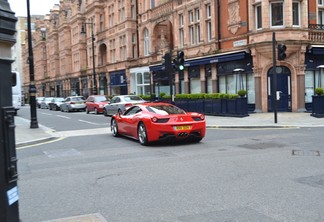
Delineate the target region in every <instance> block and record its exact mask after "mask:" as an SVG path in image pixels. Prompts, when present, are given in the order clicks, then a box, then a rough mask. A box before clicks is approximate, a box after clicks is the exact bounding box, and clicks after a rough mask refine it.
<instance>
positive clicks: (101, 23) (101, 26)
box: [100, 15, 104, 32]
mask: <svg viewBox="0 0 324 222" xmlns="http://www.w3.org/2000/svg"><path fill="white" fill-rule="evenodd" d="M103 30H104V16H103V15H100V32H102V31H103Z"/></svg>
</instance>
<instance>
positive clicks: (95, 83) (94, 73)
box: [81, 22, 97, 95]
mask: <svg viewBox="0 0 324 222" xmlns="http://www.w3.org/2000/svg"><path fill="white" fill-rule="evenodd" d="M86 25H90V29H91V41H92V72H93V94H94V95H97V80H96V68H95V54H94V41H95V37H94V34H93V26H94V23H93V22H82V29H81V34H86V29H85V27H86Z"/></svg>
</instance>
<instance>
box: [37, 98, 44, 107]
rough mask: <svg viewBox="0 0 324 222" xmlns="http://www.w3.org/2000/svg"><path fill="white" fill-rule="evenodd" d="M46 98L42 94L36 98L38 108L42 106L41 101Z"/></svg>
mask: <svg viewBox="0 0 324 222" xmlns="http://www.w3.org/2000/svg"><path fill="white" fill-rule="evenodd" d="M44 98H45V97H43V96H40V97H37V98H36V103H37V108H40V107H41V103H42V101H43V100H44Z"/></svg>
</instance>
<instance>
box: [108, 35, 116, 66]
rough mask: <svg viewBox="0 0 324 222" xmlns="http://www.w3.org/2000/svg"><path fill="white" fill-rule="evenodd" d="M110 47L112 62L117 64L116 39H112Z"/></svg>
mask: <svg viewBox="0 0 324 222" xmlns="http://www.w3.org/2000/svg"><path fill="white" fill-rule="evenodd" d="M109 47H110V62H111V63H114V62H116V45H115V39H112V40H110V41H109Z"/></svg>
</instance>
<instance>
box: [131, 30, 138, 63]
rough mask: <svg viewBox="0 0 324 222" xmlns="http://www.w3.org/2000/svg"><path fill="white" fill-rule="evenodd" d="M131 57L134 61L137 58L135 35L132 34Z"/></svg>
mask: <svg viewBox="0 0 324 222" xmlns="http://www.w3.org/2000/svg"><path fill="white" fill-rule="evenodd" d="M132 56H133V58H134V59H136V58H137V44H136V34H135V33H133V34H132Z"/></svg>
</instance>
